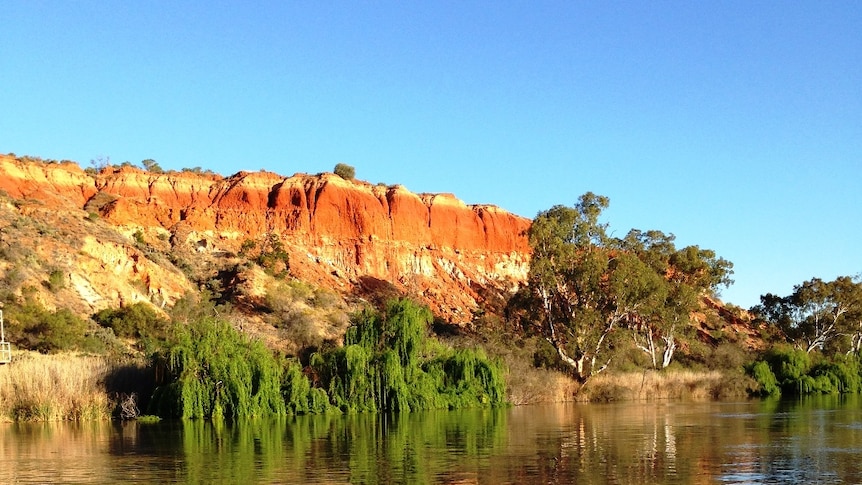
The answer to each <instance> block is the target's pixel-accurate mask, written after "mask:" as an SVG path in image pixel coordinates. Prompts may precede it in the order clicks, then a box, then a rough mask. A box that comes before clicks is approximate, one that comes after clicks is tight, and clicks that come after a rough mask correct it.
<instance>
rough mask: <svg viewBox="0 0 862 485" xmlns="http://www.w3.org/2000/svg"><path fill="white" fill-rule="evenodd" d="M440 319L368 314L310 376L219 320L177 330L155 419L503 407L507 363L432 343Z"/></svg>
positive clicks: (416, 312)
mask: <svg viewBox="0 0 862 485" xmlns="http://www.w3.org/2000/svg"><path fill="white" fill-rule="evenodd" d="M432 319H433V315H432V314H431V311H430V310H429V309H428V308H427V307H424V306H420V305H418V304H416V303H414V302H412V301H410V300H405V299H402V300H393V301H391V302H390V303H388V304H387V306H386V308H385V309H384V311H382V312H376V311H372V310H366V311H363V312H361V313H359V314H357V315H356V316H354V319H353V325H352V326H351V327H350V328H349V329H348V331H347V333H346V335H345V339H344V346H343V347H341V348H338V349H334V350H330V351H327V352H322V353H316V354H314V355H313V356H312V358H311V362H310V365H309V366H308V367H307V368H305V369H303V368H302V366H301V365H300V364H299V362H297V361H295V360H285V359H281V360H280V359H278V358H277V357H276V356H275V355H274V354H273V353H272V352H271V351H270V350H268V349H267V348H266V347H264V346H263V344H261V343H260V342H257V341H252V340H251V339H249V338H248V337H247V336H245V335H243V334H242V333H240V332H238V331H237V330H235V329H234V328H233V327H231V325H230V324H229V323H227V322H225V321H222V320H220V319H217V318H212V317H202V318H200V319H199V320H198V321H195V322H192V323H189V324H188V325H177V327H176V330H175V333H174V337H173V339H172V341H171V343H170V344H168V345H166V347H165V348H164V349H163V350H162V351H160V352H159V353H157V354H156V355H155V357H154V364H155V366H156V368H157V369H162V370H164V372H163V374H164V375H163V376H161V379H160V385H159V386H158V387H157V388H156V390H155V392H154V394H153V398H152V399H151V401H150V409H149V410H148V412H149V413H150V414H157V415H159V416H162V417H179V418H192V419H194V418H208V419H222V418H228V419H237V418H246V417H255V416H264V415H285V414H294V415H295V414H312V413H324V412H327V411H330V410H333V409H338V410H341V411H344V412H409V411H418V410H425V409H447V408H448V409H456V408H465V407H475V406H490V405H497V404H502V403H504V402H505V394H506V392H505V381H504V373H503V368H502V365H501V364H500V363H499V362H498V361H494V360H491V359H489V358H488V357H487V356H486V355H485V354H484V353H483V352H482V351H481V350H470V349H458V350H455V349H449V348H446V347H444V346H443V345H441V344H439V343H438V342H435V341H433V340H431V339H429V338H428V335H427V334H428V325H429V324H430V323H431V321H432ZM309 375H314V376H315V378H314V383H312V381H311V380H310V379H309Z"/></svg>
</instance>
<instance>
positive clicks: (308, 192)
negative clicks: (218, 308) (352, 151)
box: [0, 156, 530, 322]
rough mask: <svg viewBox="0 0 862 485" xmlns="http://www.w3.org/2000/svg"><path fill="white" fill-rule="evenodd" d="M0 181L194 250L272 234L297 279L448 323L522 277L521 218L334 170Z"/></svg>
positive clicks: (30, 166) (122, 172)
mask: <svg viewBox="0 0 862 485" xmlns="http://www.w3.org/2000/svg"><path fill="white" fill-rule="evenodd" d="M0 174H2V176H0V189H2V190H3V191H5V192H6V193H7V194H8V195H9V196H10V197H11V198H13V199H22V200H24V199H30V200H37V201H40V203H41V204H43V205H44V206H45V207H48V208H52V209H56V210H62V209H67V210H85V211H87V212H90V213H98V214H99V216H100V217H101V218H102V220H104V221H106V222H108V223H110V224H112V225H114V226H116V227H117V228H118V229H119V230H120V231H121V232H123V233H125V234H127V235H131V234H134V233H136V232H138V231H141V233H143V234H147V235H153V236H155V237H154V239H156V238H161V239H162V240H166V239H167V238H168V236H170V239H171V241H173V242H175V243H176V242H177V241H178V242H179V243H181V244H186V245H187V246H190V247H192V248H194V250H195V251H198V252H209V253H212V254H214V255H217V254H227V253H236V252H238V251H239V250H240V248H241V247H242V245H243V243H245V242H246V241H257V242H260V241H262V240H263V239H264V238H266V237H267V236H268V235H270V234H276V235H278V236H279V238H280V240H281V242H282V244H283V246H284V248H285V250H286V251H287V252H288V254H289V256H290V272H291V274H292V275H294V276H296V277H297V278H299V279H302V280H305V281H310V282H313V283H315V284H318V285H322V286H325V287H329V288H333V289H336V290H338V291H341V292H351V291H355V290H357V289H359V288H361V287H363V285H366V284H369V283H374V282H377V283H380V281H381V280H382V281H385V282H388V283H390V284H392V285H393V286H395V287H396V288H397V289H399V290H401V291H403V292H407V293H409V294H412V295H414V296H417V297H420V298H422V299H424V300H425V302H426V303H428V304H429V305H430V306H431V307H432V309H434V310H435V312H436V313H437V314H438V315H440V316H442V317H444V318H446V319H448V320H450V321H453V322H466V321H469V319H470V318H471V317H472V311H473V310H475V309H476V308H477V306H478V305H480V304H481V303H482V301H481V300H482V297H481V296H480V295H483V294H486V292H487V291H492V292H496V293H498V294H502V293H506V292H509V291H511V290H513V289H514V288H515V287H516V286H517V285H518V284H519V283H521V282H523V281H524V279H525V278H526V273H527V270H528V259H529V246H528V244H527V240H526V237H525V235H524V232H525V230H526V229H527V228H528V227H529V224H530V221H529V220H528V219H525V218H522V217H518V216H515V215H513V214H510V213H508V212H506V211H504V210H502V209H499V208H497V207H494V206H485V205H478V206H468V205H466V204H464V203H463V202H461V201H460V200H458V199H456V198H455V197H454V196H453V195H450V194H420V195H417V194H413V193H411V192H410V191H408V190H407V189H405V188H404V187H401V186H383V185H377V186H374V185H370V184H368V183H364V182H360V181H346V180H343V179H341V178H340V177H338V176H336V175H333V174H322V175H314V176H310V175H303V174H297V175H293V176H291V177H282V176H280V175H277V174H274V173H268V172H254V173H246V172H241V173H237V174H235V175H233V176H230V177H227V178H222V177H219V176H215V175H205V174H196V173H191V172H183V173H170V174H155V173H150V172H145V171H141V170H138V169H135V168H131V167H124V168H109V169H106V170H103V171H101V172H100V173H98V174H92V175H91V174H88V173H86V172H85V171H84V170H82V169H81V168H80V167H79V166H77V165H75V164H73V163H61V164H45V163H34V162H22V161H19V160H16V159H15V158H13V157H11V156H0ZM150 284H151V285H156V286H158V284H159V283H158V281H151V282H150ZM149 291H150V292H151V293H153V292H156V293H159V292H160V288H158V287H150V288H149Z"/></svg>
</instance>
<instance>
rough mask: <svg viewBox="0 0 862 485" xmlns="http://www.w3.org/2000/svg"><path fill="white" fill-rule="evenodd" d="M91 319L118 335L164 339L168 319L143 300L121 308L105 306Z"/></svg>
mask: <svg viewBox="0 0 862 485" xmlns="http://www.w3.org/2000/svg"><path fill="white" fill-rule="evenodd" d="M93 320H95V321H96V323H98V324H99V325H101V326H103V327H107V328H110V329H112V330H113V331H114V334H115V335H116V336H118V337H125V338H140V339H164V338H165V337H166V330H167V327H168V321H167V320H166V319H164V318H162V317H161V316H159V314H158V313H156V311H155V310H154V309H153V307H152V306H151V305H148V304H146V303H143V302H138V303H133V304H131V305H126V306H124V307H121V308H116V309H114V308H106V309H104V310H101V311H99V312H98V313H96V314H95V315H93Z"/></svg>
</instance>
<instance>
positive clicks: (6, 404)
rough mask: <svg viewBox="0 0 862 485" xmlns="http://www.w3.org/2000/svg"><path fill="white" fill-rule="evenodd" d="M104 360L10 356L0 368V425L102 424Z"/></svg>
mask: <svg viewBox="0 0 862 485" xmlns="http://www.w3.org/2000/svg"><path fill="white" fill-rule="evenodd" d="M110 369H111V364H110V363H109V362H108V360H107V358H105V357H96V356H83V355H72V354H53V355H42V354H39V353H36V352H16V354H15V357H14V358H13V361H12V363H11V364H7V365H4V366H2V367H0V420H3V421H64V420H73V421H85V420H97V419H108V418H110V416H111V407H112V405H111V402H110V399H109V397H108V393H107V392H106V389H105V385H104V382H105V378H106V376H107V375H108V373H109V371H110Z"/></svg>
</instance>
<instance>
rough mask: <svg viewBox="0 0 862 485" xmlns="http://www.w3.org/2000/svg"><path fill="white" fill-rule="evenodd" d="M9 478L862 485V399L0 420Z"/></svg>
mask: <svg viewBox="0 0 862 485" xmlns="http://www.w3.org/2000/svg"><path fill="white" fill-rule="evenodd" d="M0 482H2V483H115V482H123V483H159V482H162V483H368V484H375V483H446V484H456V483H457V484H470V483H487V484H500V483H527V484H540V483H578V484H617V483H620V484H628V483H632V484H634V483H637V484H642V483H668V484H672V483H680V484H698V483H702V484H713V483H716V484H733V483H740V484H741V483H862V399H860V398H859V396H849V397H848V396H844V397H839V396H825V397H818V398H807V399H803V400H793V401H751V402H736V403H728V402H711V403H688V402H669V403H616V404H559V405H541V406H521V407H512V408H504V409H479V410H465V411H441V412H423V413H411V414H402V415H396V416H381V415H367V414H365V415H352V416H343V415H328V416H300V417H295V418H293V417H292V418H284V419H280V420H274V419H262V420H255V421H249V422H241V423H235V424H221V425H219V424H213V423H208V422H200V421H197V422H161V423H157V424H143V423H136V422H103V423H9V424H2V425H0Z"/></svg>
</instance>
